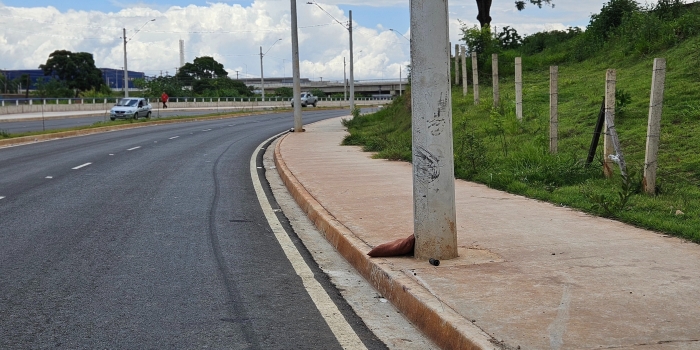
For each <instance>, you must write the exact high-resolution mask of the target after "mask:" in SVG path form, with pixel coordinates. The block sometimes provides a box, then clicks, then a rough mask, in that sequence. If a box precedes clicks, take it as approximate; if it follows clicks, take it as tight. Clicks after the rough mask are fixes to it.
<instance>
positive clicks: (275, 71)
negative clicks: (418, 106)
mask: <svg viewBox="0 0 700 350" xmlns="http://www.w3.org/2000/svg"><path fill="white" fill-rule="evenodd" d="M605 2H606V1H603V0H579V1H575V2H574V1H565V0H555V3H556V7H555V8H553V9H552V8H542V9H537V8H536V7H535V6H529V7H528V8H527V9H526V10H525V11H522V12H518V11H517V10H515V7H514V4H513V2H512V1H498V2H494V4H493V8H492V11H491V16H492V17H493V25H495V26H496V27H503V26H506V25H508V26H511V27H514V28H516V29H517V30H518V32H519V33H520V34H521V35H523V34H531V33H534V32H536V31H541V30H551V29H564V28H566V27H568V26H572V25H582V26H585V24H587V23H588V18H589V16H590V14H591V13H595V12H598V11H599V10H600V8H601V7H602V5H603V4H604V3H605ZM114 3H115V4H116V3H117V0H114ZM319 4H320V5H321V6H322V7H323V8H324V9H325V10H326V11H328V13H329V14H331V15H332V16H333V17H335V18H337V19H338V20H339V21H340V22H341V23H346V22H347V20H348V18H347V12H346V11H343V10H341V9H340V8H339V7H338V6H346V5H352V6H370V7H376V8H377V9H376V11H377V12H376V13H374V15H375V17H377V18H380V19H381V18H382V17H385V18H390V17H391V16H392V13H393V12H392V11H395V12H396V9H397V8H400V9H402V10H401V11H398V12H400V13H402V14H405V13H406V11H405V10H406V8H407V7H408V4H409V2H408V1H405V0H400V1H399V0H391V1H368V0H337V1H336V0H326V1H324V2H323V3H319ZM119 5H120V6H123V7H124V8H123V9H122V10H120V11H118V12H109V13H107V12H98V11H80V10H70V11H66V12H60V11H59V10H57V9H56V8H54V7H35V8H18V7H4V6H3V5H2V4H1V3H0V9H2V11H0V68H3V69H31V68H37V67H38V66H39V65H40V64H43V63H44V62H45V61H46V59H47V58H48V56H49V54H50V53H51V52H53V51H54V50H70V51H86V52H91V53H93V55H94V57H95V61H96V64H97V66H98V67H110V68H120V67H123V61H124V56H123V54H124V53H123V42H122V39H121V36H122V28H123V27H126V29H127V38H129V39H130V41H129V42H128V44H127V49H128V67H129V69H130V70H137V71H145V72H146V74H148V75H157V74H160V73H161V71H162V72H163V74H165V72H166V71H167V72H168V73H169V74H173V73H174V71H175V68H176V67H177V66H179V45H178V41H179V39H183V40H184V41H185V61H186V62H191V61H192V60H193V59H194V58H195V57H198V56H205V55H207V56H213V57H214V58H215V59H216V60H217V61H219V62H221V63H223V64H224V66H225V67H226V69H227V70H228V71H229V72H230V74H231V75H232V76H234V77H235V74H236V73H235V71H236V70H238V71H239V73H238V74H239V76H241V77H243V76H246V74H247V75H248V76H249V77H259V75H260V56H259V51H260V46H262V47H263V50H264V51H265V50H268V49H269V52H267V54H266V56H265V58H264V62H265V63H264V64H265V76H268V77H271V76H282V75H286V76H291V46H290V45H291V35H290V30H289V28H290V22H291V19H290V14H289V12H290V9H289V6H290V5H289V1H286V0H285V1H282V0H257V1H254V2H253V3H252V4H251V5H250V6H247V7H244V6H241V5H238V4H227V3H223V2H218V3H210V4H208V5H206V6H195V5H189V6H186V7H178V6H171V7H166V6H164V5H158V4H149V3H147V2H135V3H134V2H132V3H129V4H127V3H123V2H121V3H119ZM363 11H364V13H365V14H368V12H367V11H368V10H366V8H363ZM298 15H299V21H298V23H299V27H300V29H299V44H300V57H301V62H300V66H301V70H302V72H301V73H302V77H309V78H312V79H319V78H320V77H323V79H324V80H340V79H342V77H343V57H345V58H346V60H349V56H350V55H349V48H348V31H347V29H345V28H344V27H343V26H341V25H340V24H338V23H336V22H335V21H334V20H333V19H332V18H331V17H330V16H328V14H326V13H324V12H323V11H320V10H319V11H308V10H305V11H301V10H300V11H298ZM402 16H403V15H402ZM475 17H476V5H475V3H474V0H455V1H451V2H450V40H451V41H452V43H453V45H454V44H455V43H457V41H458V39H459V36H460V34H461V31H460V30H459V23H458V19H459V20H462V21H463V22H465V23H467V24H468V25H474V24H476V20H475ZM153 18H155V19H156V21H155V22H148V21H149V20H150V19H153ZM393 20H394V23H396V19H395V18H393ZM402 20H405V23H408V22H409V19H408V18H405V19H402ZM361 23H362V22H361V21H358V20H357V17H356V18H355V27H354V29H353V34H354V37H353V39H354V49H355V76H356V79H381V78H382V77H384V78H394V77H398V71H399V69H400V67H401V66H405V65H406V64H408V63H409V61H410V56H409V54H410V50H409V45H408V41H406V40H405V39H404V38H402V37H401V36H400V34H399V33H395V32H392V31H390V30H389V29H388V28H390V24H386V25H385V24H383V23H379V24H377V23H373V24H372V25H371V27H363V26H362V25H361ZM402 23H403V22H402ZM144 24H145V25H144ZM142 26H143V29H142V30H141V32H139V33H138V34H136V35H135V31H136V30H137V29H138V28H140V27H142ZM407 26H408V25H406V26H405V27H407ZM397 29H400V27H397ZM401 34H403V35H405V36H406V37H410V32H406V33H401ZM280 38H281V39H282V40H281V41H279V42H277V43H276V44H275V45H274V46H272V48H270V46H271V45H272V44H273V43H275V41H277V39H280ZM348 62H349V61H348ZM404 72H405V71H404Z"/></svg>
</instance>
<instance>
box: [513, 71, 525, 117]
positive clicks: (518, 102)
mask: <svg viewBox="0 0 700 350" xmlns="http://www.w3.org/2000/svg"><path fill="white" fill-rule="evenodd" d="M515 117H516V118H518V120H523V60H522V57H516V58H515Z"/></svg>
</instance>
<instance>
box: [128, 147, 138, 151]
mask: <svg viewBox="0 0 700 350" xmlns="http://www.w3.org/2000/svg"><path fill="white" fill-rule="evenodd" d="M139 148H141V146H136V147H131V148H129V149H128V150H127V151H133V150H135V149H139Z"/></svg>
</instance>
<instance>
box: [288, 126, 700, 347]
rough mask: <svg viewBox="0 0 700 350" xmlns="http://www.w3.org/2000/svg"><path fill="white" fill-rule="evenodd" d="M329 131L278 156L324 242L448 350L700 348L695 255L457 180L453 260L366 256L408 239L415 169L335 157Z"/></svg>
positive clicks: (699, 254)
mask: <svg viewBox="0 0 700 350" xmlns="http://www.w3.org/2000/svg"><path fill="white" fill-rule="evenodd" d="M344 135H346V132H345V131H344V128H343V127H342V125H341V123H340V119H332V120H327V121H324V122H319V123H316V124H312V125H308V126H306V132H305V133H293V134H288V135H286V136H285V137H284V138H283V139H282V140H281V141H280V142H279V143H278V146H277V149H276V150H275V158H276V162H277V168H278V170H279V172H280V175H281V176H282V178H283V179H284V181H285V183H286V184H287V187H288V188H289V189H290V192H291V193H292V194H293V196H294V197H295V198H296V199H297V202H299V204H300V205H301V207H302V208H303V209H304V210H305V211H306V212H307V214H308V215H309V217H310V218H311V219H312V221H314V222H315V223H316V225H317V226H318V227H319V228H320V229H321V230H322V231H323V232H324V233H325V235H326V236H327V238H328V240H329V241H330V242H331V243H332V244H333V245H334V246H335V247H336V248H337V249H338V251H340V253H341V254H343V255H344V256H345V257H346V259H348V261H350V262H351V263H352V264H353V265H354V266H355V268H356V269H357V270H358V271H359V272H360V273H361V274H363V276H364V277H365V278H366V279H367V280H369V281H370V282H371V283H372V284H373V285H374V286H375V287H376V288H377V290H378V291H379V292H380V293H381V294H382V295H383V296H384V297H385V298H387V299H389V300H391V301H392V302H393V303H394V304H395V305H396V306H397V307H398V308H399V309H400V310H401V311H402V312H403V313H404V314H405V315H406V316H407V317H408V318H409V319H410V320H411V321H412V322H413V323H415V324H416V325H417V326H418V327H419V328H420V329H422V330H423V331H424V332H425V333H426V334H427V335H428V336H429V337H431V338H432V339H433V340H434V341H435V342H436V343H437V344H438V345H440V346H441V347H443V348H445V349H518V348H520V349H611V348H614V349H700V246H698V245H696V244H693V243H686V242H684V241H682V240H680V239H677V238H671V237H667V236H664V235H661V234H658V233H654V232H650V231H646V230H641V229H638V228H634V227H632V226H628V225H625V224H622V223H619V222H616V221H612V220H607V219H603V218H597V217H592V216H589V215H586V214H583V213H581V212H577V211H574V210H570V209H567V208H562V207H557V206H554V205H551V204H548V203H543V202H539V201H536V200H531V199H527V198H524V197H520V196H515V195H510V194H507V193H503V192H500V191H496V190H492V189H489V188H487V187H485V186H483V185H477V184H474V183H469V182H466V181H461V180H458V181H457V182H456V186H455V188H456V190H455V191H456V199H457V224H458V243H459V255H460V256H459V258H457V259H454V260H449V261H442V262H441V264H440V266H438V267H435V266H432V265H430V264H429V263H428V262H427V261H417V260H415V259H413V258H412V257H397V258H369V257H367V255H366V253H367V252H368V251H369V250H370V249H371V248H372V247H374V246H376V245H378V244H381V243H384V242H387V241H391V240H394V239H397V238H404V237H407V236H409V235H410V234H412V233H413V206H412V167H411V165H410V164H408V163H403V162H390V161H385V160H377V159H371V154H369V153H363V152H361V151H360V149H359V148H358V147H348V146H340V145H339V144H340V142H341V140H342V138H343V137H344Z"/></svg>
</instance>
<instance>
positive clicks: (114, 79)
mask: <svg viewBox="0 0 700 350" xmlns="http://www.w3.org/2000/svg"><path fill="white" fill-rule="evenodd" d="M99 70H100V71H102V79H103V80H104V82H105V85H107V86H109V87H110V88H111V89H112V90H124V70H122V69H113V68H99ZM1 72H2V73H3V74H4V75H5V76H6V77H7V80H8V81H12V80H14V79H19V78H20V77H21V76H22V74H28V75H29V81H30V82H31V84H30V85H29V90H36V81H37V79H38V78H44V79H48V78H49V76H45V75H44V72H43V71H42V70H41V69H18V70H2V71H1ZM128 75H129V81H128V84H129V89H133V88H135V86H134V83H133V81H134V79H137V78H145V77H146V74H145V73H143V72H134V71H128ZM20 84H21V86H22V90H24V89H26V88H27V86H26V82H21V83H20ZM4 89H5V87H4V86H0V92H2V91H4Z"/></svg>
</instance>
